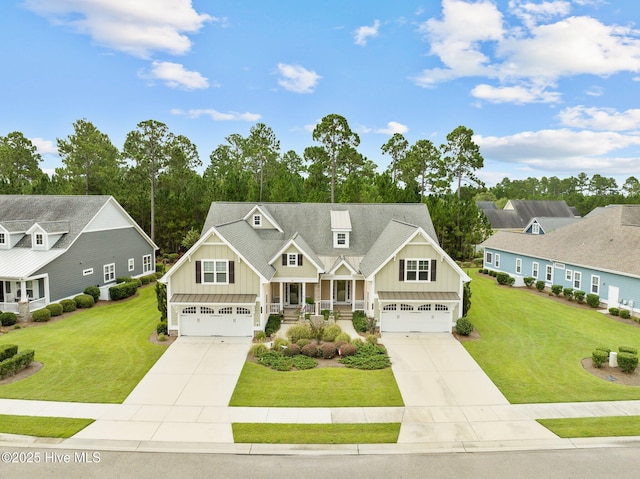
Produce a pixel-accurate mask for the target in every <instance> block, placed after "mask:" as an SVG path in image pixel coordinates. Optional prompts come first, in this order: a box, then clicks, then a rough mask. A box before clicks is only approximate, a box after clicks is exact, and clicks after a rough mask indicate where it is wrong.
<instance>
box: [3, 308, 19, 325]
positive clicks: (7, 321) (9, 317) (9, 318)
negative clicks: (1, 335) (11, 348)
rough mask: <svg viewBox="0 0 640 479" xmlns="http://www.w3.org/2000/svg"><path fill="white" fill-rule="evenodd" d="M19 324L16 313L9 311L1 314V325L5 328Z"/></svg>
mask: <svg viewBox="0 0 640 479" xmlns="http://www.w3.org/2000/svg"><path fill="white" fill-rule="evenodd" d="M17 322H18V316H17V315H16V313H12V312H9V311H7V312H5V313H0V324H2V325H3V326H13V325H14V324H16V323H17Z"/></svg>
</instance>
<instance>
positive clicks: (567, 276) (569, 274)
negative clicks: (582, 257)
mask: <svg viewBox="0 0 640 479" xmlns="http://www.w3.org/2000/svg"><path fill="white" fill-rule="evenodd" d="M564 279H565V281H569V283H571V281H572V280H573V271H571V270H570V269H567V270H565V272H564Z"/></svg>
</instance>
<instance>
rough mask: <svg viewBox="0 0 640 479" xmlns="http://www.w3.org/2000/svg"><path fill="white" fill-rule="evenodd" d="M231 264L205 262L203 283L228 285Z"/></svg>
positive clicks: (212, 261)
mask: <svg viewBox="0 0 640 479" xmlns="http://www.w3.org/2000/svg"><path fill="white" fill-rule="evenodd" d="M228 266H229V262H228V261H227V260H203V261H202V282H203V283H212V284H227V283H228V282H229V274H228V273H229V267H228Z"/></svg>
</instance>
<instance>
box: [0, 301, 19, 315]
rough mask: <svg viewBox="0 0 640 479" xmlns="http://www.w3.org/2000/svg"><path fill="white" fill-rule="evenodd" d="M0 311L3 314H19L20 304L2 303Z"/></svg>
mask: <svg viewBox="0 0 640 479" xmlns="http://www.w3.org/2000/svg"><path fill="white" fill-rule="evenodd" d="M0 311H2V312H3V313H17V312H18V303H15V302H12V303H0Z"/></svg>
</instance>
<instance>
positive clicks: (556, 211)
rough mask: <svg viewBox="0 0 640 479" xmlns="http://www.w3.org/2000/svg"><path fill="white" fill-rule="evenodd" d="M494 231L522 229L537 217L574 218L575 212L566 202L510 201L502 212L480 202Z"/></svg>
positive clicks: (479, 204) (480, 206) (479, 205)
mask: <svg viewBox="0 0 640 479" xmlns="http://www.w3.org/2000/svg"><path fill="white" fill-rule="evenodd" d="M477 204H478V207H479V208H480V209H481V211H482V212H483V213H484V214H485V215H486V216H487V218H488V219H489V222H490V223H491V227H492V228H493V229H521V228H524V227H525V226H526V225H527V224H528V223H529V222H530V221H531V219H532V218H535V217H555V218H558V217H562V218H574V217H575V214H574V211H573V210H572V209H571V208H569V206H568V205H567V203H566V202H565V201H551V200H510V201H508V202H507V204H506V205H505V207H504V208H503V209H502V210H499V209H495V205H494V207H493V208H491V207H489V206H487V205H485V204H484V202H478V203H477Z"/></svg>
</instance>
